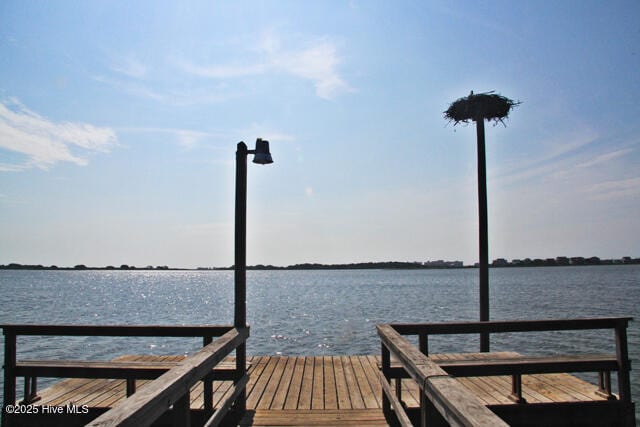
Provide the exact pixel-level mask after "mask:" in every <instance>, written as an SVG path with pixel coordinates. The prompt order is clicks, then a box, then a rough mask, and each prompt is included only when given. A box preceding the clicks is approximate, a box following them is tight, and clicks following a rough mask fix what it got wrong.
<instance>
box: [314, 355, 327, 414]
mask: <svg viewBox="0 0 640 427" xmlns="http://www.w3.org/2000/svg"><path fill="white" fill-rule="evenodd" d="M311 409H324V366H323V360H322V356H315V357H314V358H313V390H312V392H311Z"/></svg>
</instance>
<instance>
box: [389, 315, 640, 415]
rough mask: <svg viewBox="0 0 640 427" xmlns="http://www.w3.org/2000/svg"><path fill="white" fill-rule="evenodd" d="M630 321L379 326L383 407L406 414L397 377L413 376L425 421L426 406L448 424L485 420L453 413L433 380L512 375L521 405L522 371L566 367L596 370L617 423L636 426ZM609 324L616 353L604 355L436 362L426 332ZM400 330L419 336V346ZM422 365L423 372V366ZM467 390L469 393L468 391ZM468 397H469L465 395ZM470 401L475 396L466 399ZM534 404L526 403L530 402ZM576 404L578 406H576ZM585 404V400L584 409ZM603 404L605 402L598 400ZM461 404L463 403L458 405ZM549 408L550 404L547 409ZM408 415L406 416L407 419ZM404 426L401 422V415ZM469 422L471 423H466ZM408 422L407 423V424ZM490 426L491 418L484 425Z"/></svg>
mask: <svg viewBox="0 0 640 427" xmlns="http://www.w3.org/2000/svg"><path fill="white" fill-rule="evenodd" d="M631 320H633V319H632V318H630V317H616V318H589V319H560V320H518V321H490V322H489V321H488V322H446V323H394V324H382V325H378V326H377V329H378V334H379V335H380V339H381V341H382V372H381V380H382V385H383V391H384V392H383V410H384V411H385V413H386V414H390V409H391V405H393V408H394V410H395V411H396V414H397V415H399V419H400V418H402V417H405V418H406V413H405V412H404V409H403V406H402V404H401V387H400V383H399V379H400V378H407V377H411V378H413V379H414V380H415V381H417V383H418V385H419V386H420V389H421V402H420V407H421V417H422V422H423V423H424V422H425V417H426V416H427V415H428V414H427V412H428V408H429V407H435V409H437V410H438V412H439V413H440V414H441V416H442V417H443V418H444V419H445V420H446V421H447V422H448V423H449V424H451V425H474V426H475V425H485V424H483V423H482V422H483V421H482V420H480V419H479V418H478V419H477V420H476V419H474V418H473V417H471V418H469V417H463V418H460V417H459V416H458V415H456V411H457V409H455V407H456V406H458V405H460V403H461V402H459V401H458V402H455V401H452V400H451V399H450V397H448V396H452V395H456V394H455V393H451V392H447V391H446V388H445V392H444V393H440V392H438V391H437V389H434V385H435V384H434V383H435V382H442V383H444V382H445V380H443V378H448V379H451V380H452V381H455V380H454V376H492V375H511V377H512V395H511V399H512V400H513V401H514V402H515V403H521V404H525V403H526V400H525V399H523V397H522V379H521V377H522V375H524V374H540V373H564V372H597V373H598V380H599V384H598V387H599V390H598V394H600V395H601V396H603V397H605V398H607V399H608V401H605V402H603V404H608V405H607V406H608V407H614V409H615V410H614V412H615V413H616V416H619V417H620V419H621V424H620V425H635V417H634V415H633V411H634V404H633V402H632V400H631V391H630V378H629V371H630V370H631V362H630V361H629V357H628V347H627V333H626V330H627V325H628V323H629V321H631ZM598 329H612V330H613V331H614V339H615V348H616V349H615V354H606V355H554V356H533V357H532V356H529V357H527V356H518V357H510V358H504V357H500V358H496V359H495V360H493V359H491V358H490V356H491V353H487V354H485V355H486V356H487V357H483V358H482V359H481V360H472V359H468V360H458V361H446V362H438V364H436V363H435V362H433V361H432V360H431V359H430V358H429V357H428V355H429V336H430V335H448V334H452V335H453V334H456V335H457V334H478V333H486V334H494V333H509V332H511V333H513V332H542V331H571V330H598ZM403 335H414V336H415V335H417V336H418V348H416V347H415V346H414V345H413V344H411V343H410V342H409V341H408V340H407V339H406V338H404V337H403ZM390 354H393V355H394V356H395V357H396V358H397V359H398V361H399V363H400V365H401V366H400V367H392V366H391V360H390ZM425 369H426V371H425ZM611 371H616V372H617V374H618V396H617V397H616V396H614V395H613V394H612V393H611V377H610V372H611ZM391 379H395V380H396V392H395V394H394V393H392V389H391V383H390V380H391ZM467 394H468V393H467ZM466 399H468V396H466V397H464V399H463V400H466ZM470 401H473V400H470ZM531 406H533V405H529V407H531ZM574 406H577V405H574ZM587 406H588V405H586V404H585V405H584V407H585V408H586V407H587ZM600 406H603V407H604V406H605V405H600ZM462 407H463V408H464V405H463V406H462ZM547 409H548V408H547ZM407 420H408V418H407ZM400 422H401V424H402V425H405V424H404V423H403V421H402V420H401V419H400ZM469 422H470V423H469ZM406 425H411V424H406ZM486 425H492V423H489V424H486Z"/></svg>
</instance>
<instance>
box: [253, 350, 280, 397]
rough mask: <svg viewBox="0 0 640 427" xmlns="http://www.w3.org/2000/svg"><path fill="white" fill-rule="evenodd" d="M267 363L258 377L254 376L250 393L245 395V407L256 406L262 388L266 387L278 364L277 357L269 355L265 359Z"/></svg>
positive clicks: (262, 390) (261, 394) (261, 393)
mask: <svg viewBox="0 0 640 427" xmlns="http://www.w3.org/2000/svg"><path fill="white" fill-rule="evenodd" d="M266 361H267V364H266V366H265V367H264V369H263V371H262V373H261V374H260V376H259V377H257V378H256V382H255V384H254V386H253V389H252V390H251V393H250V394H248V395H247V407H249V408H257V407H258V404H259V403H260V400H262V397H263V394H264V390H265V389H266V388H267V385H268V384H269V380H270V379H271V375H273V371H274V370H275V368H276V365H277V364H278V359H277V358H275V357H269V358H267V359H266Z"/></svg>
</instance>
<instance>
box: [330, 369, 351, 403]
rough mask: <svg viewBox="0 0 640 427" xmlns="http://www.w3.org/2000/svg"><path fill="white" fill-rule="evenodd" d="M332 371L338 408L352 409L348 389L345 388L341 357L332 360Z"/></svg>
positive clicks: (345, 380) (345, 381) (345, 382)
mask: <svg viewBox="0 0 640 427" xmlns="http://www.w3.org/2000/svg"><path fill="white" fill-rule="evenodd" d="M333 371H334V375H335V384H336V394H337V395H338V408H339V409H352V406H351V399H350V398H349V387H348V386H347V379H346V377H345V373H344V368H343V366H342V358H341V357H334V358H333Z"/></svg>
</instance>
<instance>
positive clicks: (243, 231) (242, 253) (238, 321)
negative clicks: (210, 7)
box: [233, 138, 273, 410]
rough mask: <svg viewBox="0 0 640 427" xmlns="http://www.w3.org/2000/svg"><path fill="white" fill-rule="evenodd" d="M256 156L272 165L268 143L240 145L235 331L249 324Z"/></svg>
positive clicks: (241, 352) (241, 360) (241, 354)
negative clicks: (250, 205) (251, 176)
mask: <svg viewBox="0 0 640 427" xmlns="http://www.w3.org/2000/svg"><path fill="white" fill-rule="evenodd" d="M249 154H254V158H253V163H258V164H261V165H266V164H269V163H273V159H272V158H271V153H270V152H269V141H265V140H263V139H261V138H258V140H257V141H256V148H255V150H249V149H248V148H247V144H245V143H244V142H239V143H238V150H237V151H236V214H235V216H236V217H235V223H236V229H235V264H234V283H235V286H234V293H235V301H234V320H233V324H234V326H235V327H236V328H245V327H246V325H247V155H249ZM246 360H247V348H246V344H245V343H243V344H242V345H241V346H239V347H238V348H237V349H236V370H237V371H238V372H241V371H244V370H245V366H246ZM236 403H237V405H238V406H239V408H238V409H240V410H245V409H246V391H245V392H243V394H242V395H241V396H239V397H238V400H237V402H236Z"/></svg>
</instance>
